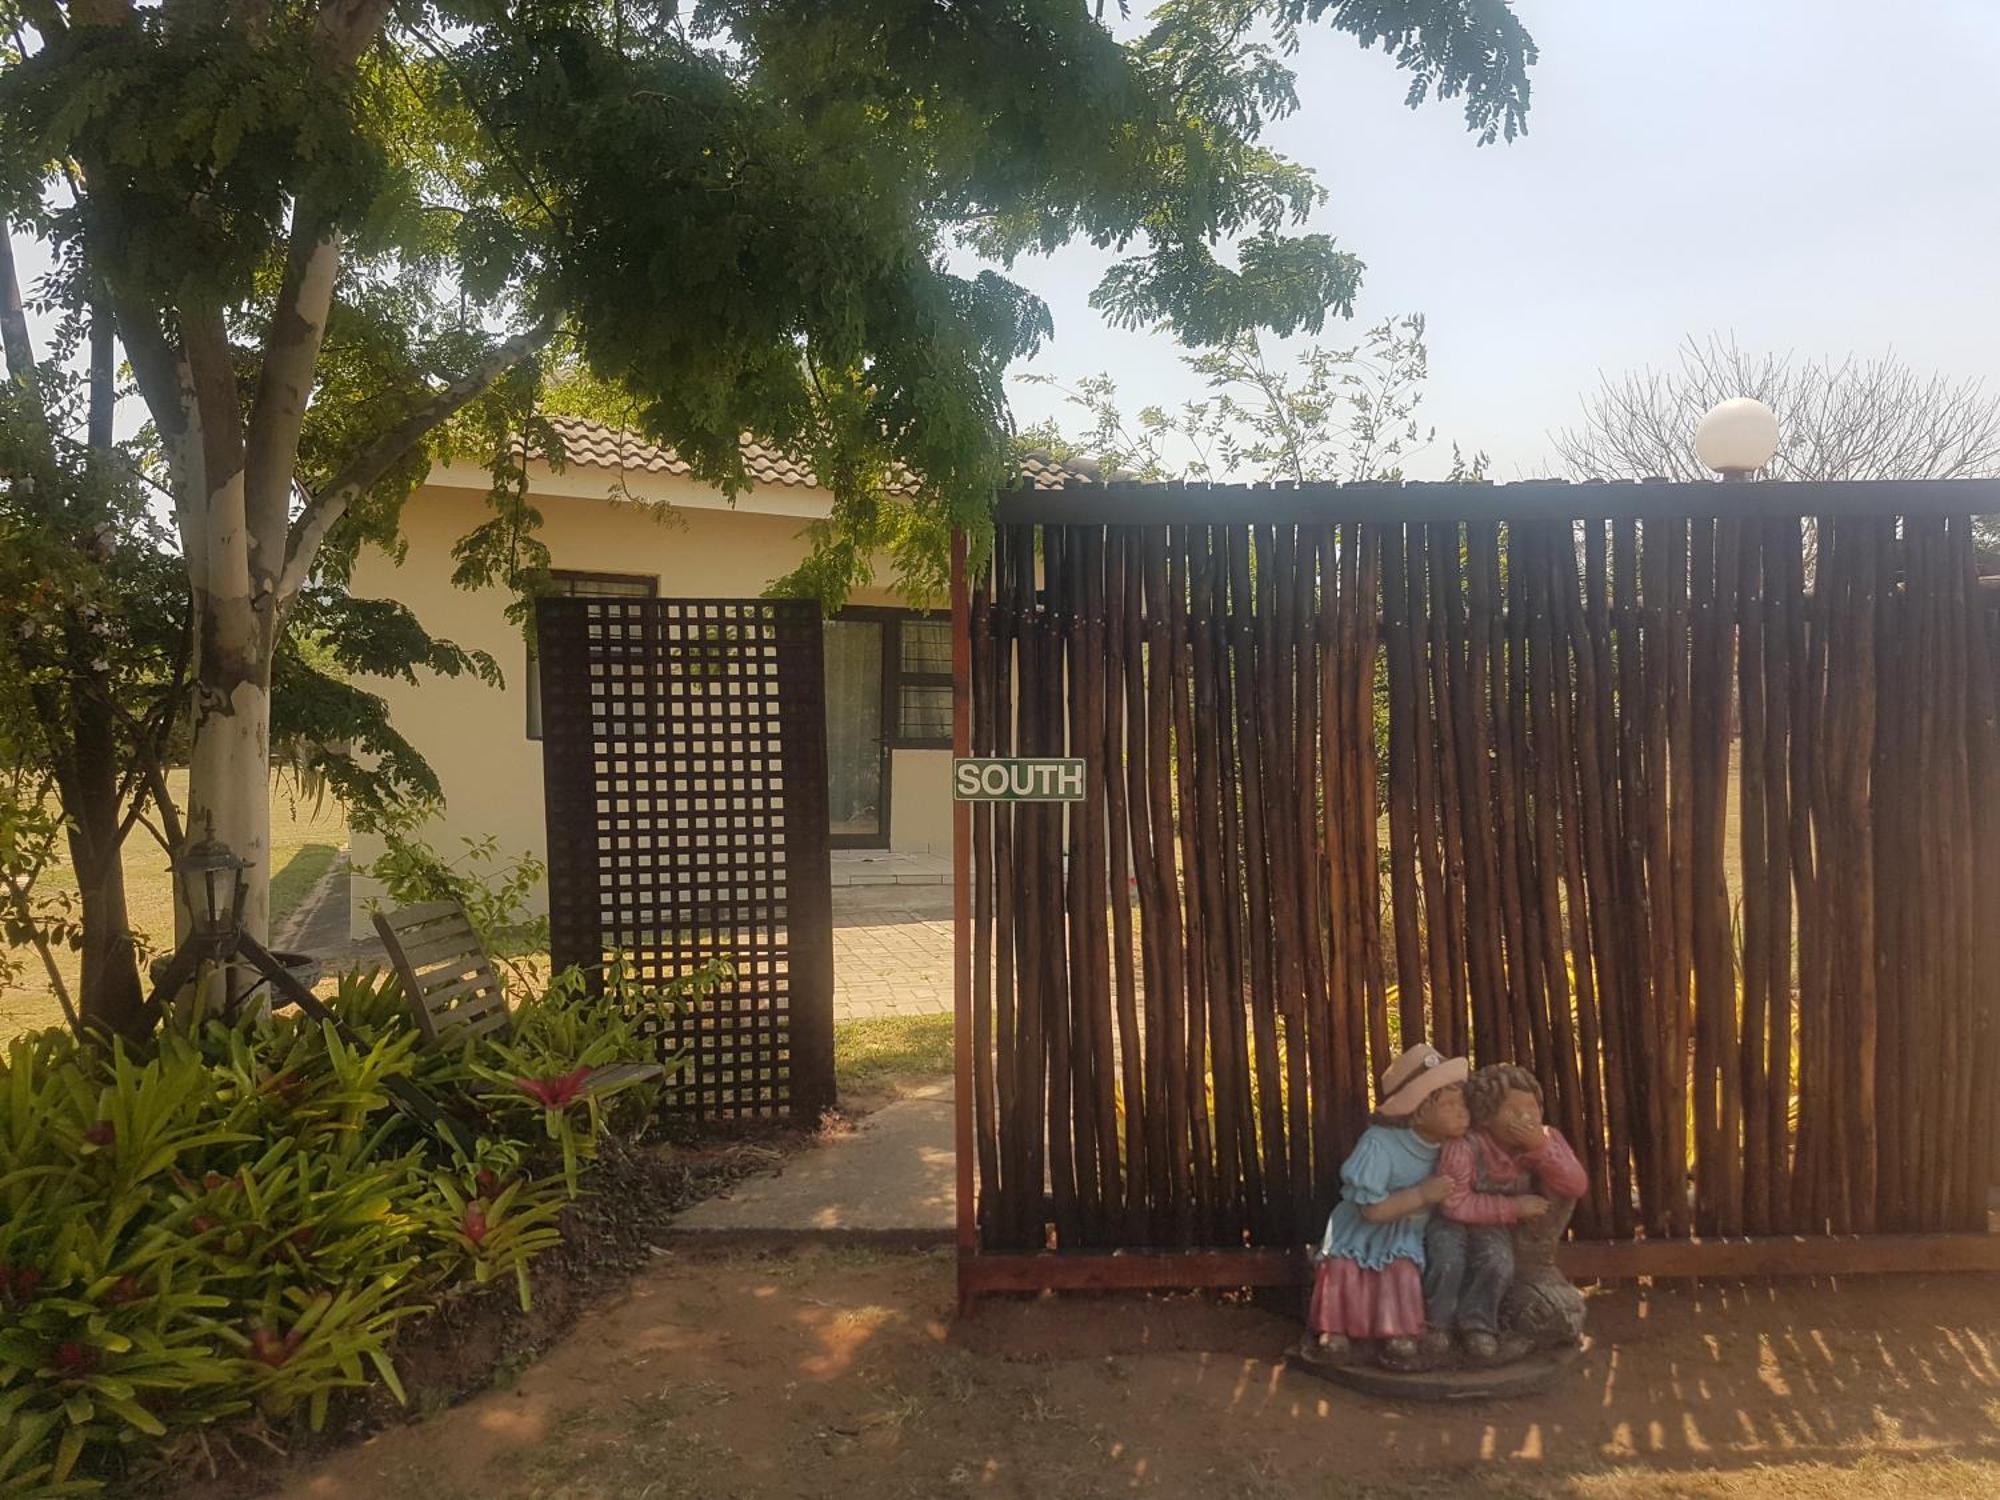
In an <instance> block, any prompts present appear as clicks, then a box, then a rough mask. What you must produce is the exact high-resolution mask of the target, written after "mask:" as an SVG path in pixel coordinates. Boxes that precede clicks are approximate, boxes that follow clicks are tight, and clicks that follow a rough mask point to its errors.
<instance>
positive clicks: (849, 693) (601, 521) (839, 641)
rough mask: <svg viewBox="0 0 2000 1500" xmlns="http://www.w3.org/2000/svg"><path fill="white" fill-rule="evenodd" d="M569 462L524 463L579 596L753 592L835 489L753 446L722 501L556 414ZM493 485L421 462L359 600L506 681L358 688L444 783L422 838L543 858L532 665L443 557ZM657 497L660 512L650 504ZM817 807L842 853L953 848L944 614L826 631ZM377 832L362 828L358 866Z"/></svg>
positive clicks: (552, 545) (370, 557)
mask: <svg viewBox="0 0 2000 1500" xmlns="http://www.w3.org/2000/svg"><path fill="white" fill-rule="evenodd" d="M554 420H555V425H556V427H557V429H558V431H559V432H560V433H561V436H562V438H563V444H564V448H565V450H566V453H567V456H568V462H567V463H566V465H565V466H564V468H563V470H562V471H561V472H560V473H558V472H556V471H555V470H553V469H551V468H550V467H549V466H548V465H547V464H546V463H543V462H540V461H539V460H531V461H530V463H529V466H528V468H529V492H530V495H531V496H532V498H533V500H534V502H535V505H536V508H537V509H538V510H539V511H540V512H541V513H542V516H543V526H542V530H541V532H540V537H541V540H542V541H543V542H544V543H545V544H546V545H547V547H548V549H549V553H550V557H551V564H552V567H553V569H554V572H555V576H556V583H557V586H558V587H559V588H561V589H562V590H564V591H566V592H569V593H574V594H608V595H626V596H630V595H642V596H643V595H657V596H659V597H662V598H749V597H755V596H757V595H759V594H762V593H763V592H764V591H765V589H766V588H767V587H768V586H769V585H770V584H771V582H772V581H773V580H774V579H776V578H779V577H781V576H783V575H784V574H786V573H788V572H790V571H791V570H792V568H793V567H795V566H796V565H797V564H798V563H799V561H800V560H801V559H802V558H803V557H804V556H805V554H806V550H807V540H806V537H805V530H806V528H807V527H808V526H809V525H810V524H811V523H812V522H813V521H816V520H823V519H825V518H826V516H827V515H828V514H829V512H830V511H831V509H832V496H831V495H830V494H829V493H828V492H827V491H826V490H824V489H822V488H821V487H820V486H819V484H818V482H817V480H816V479H815V478H814V476H813V475H812V474H811V473H810V472H808V471H807V470H806V469H805V468H803V467H802V466H801V465H799V464H797V463H795V462H793V461H792V460H790V459H788V458H786V457H784V456H783V455H781V454H777V453H774V452H771V451H769V450H768V449H765V448H763V447H762V446H760V445H758V444H754V443H752V444H750V445H748V446H747V448H746V450H745V457H746V459H747V460H748V463H749V468H750V471H751V473H752V475H753V476H754V478H755V480H756V484H755V487H754V488H752V489H751V490H750V491H749V492H748V493H747V494H744V495H742V496H740V497H738V498H737V499H736V500H735V501H734V502H732V501H730V500H729V499H728V498H727V497H726V496H724V495H723V494H722V493H721V492H720V491H719V490H716V489H713V488H711V487H709V486H707V485H705V484H702V483H700V482H699V481H697V480H695V479H693V478H692V477H690V475H689V474H688V471H687V466H686V465H685V464H684V463H682V462H681V461H680V460H679V459H678V458H676V457H675V456H674V455H673V454H672V453H671V452H668V451H666V450H664V449H661V448H658V447H656V446H654V445H652V444H650V443H647V442H644V441H642V440H640V439H638V438H635V437H634V436H632V435H631V434H629V433H622V432H619V431H617V430H615V429H613V428H610V427H606V426H604V425H602V424H600V423H596V422H592V421H588V420H585V419H582V418H575V417H558V418H555V419H554ZM1023 473H1024V477H1025V478H1027V479H1028V480H1029V482H1031V483H1034V484H1037V485H1040V486H1049V487H1054V486H1058V485H1060V484H1062V483H1063V482H1064V481H1065V480H1067V479H1070V478H1088V477H1090V474H1089V471H1088V470H1086V469H1084V468H1082V467H1081V466H1078V467H1066V466H1064V465H1060V464H1057V463H1055V462H1053V461H1046V460H1044V459H1042V458H1041V457H1039V456H1037V457H1033V458H1030V459H1029V460H1028V461H1027V463H1026V464H1025V465H1024V468H1023ZM490 486H491V478H490V476H489V474H488V473H487V471H486V469H485V468H484V467H483V466H481V465H478V464H465V463H456V464H450V465H445V466H441V467H439V468H436V469H434V470H432V472H431V474H430V476H429V478H428V479H427V480H426V481H425V483H424V486H423V488H422V489H421V490H420V491H419V492H418V493H417V494H416V495H414V496H412V497H411V499H410V502H409V504H408V506H407V507H406V509H405V511H404V524H403V535H404V538H405V541H406V544H407V545H406V549H405V551H404V555H403V557H402V559H401V560H400V561H398V560H397V559H395V558H393V557H390V556H388V555H387V554H385V553H383V552H380V551H377V550H373V549H370V550H368V551H367V552H365V553H364V555H363V556H362V557H361V559H360V560H359V561H358V563H357V564H356V567H355V570H354V576H353V580H352V588H353V590H354V592H355V593H356V594H357V595H361V596H363V597H371V598H391V599H397V600H400V601H401V602H402V603H403V604H405V605H406V606H408V607H409V608H410V609H411V610H413V611H414V612H415V614H416V616H417V618H418V619H419V620H420V621H422V622H423V625H424V627H425V628H426V629H427V630H429V631H430V632H431V633H432V634H433V635H436V636H440V637H443V638H445V639H448V640H451V641H453V642H455V643H456V644H458V645H459V646H461V647H464V648H465V649H467V650H484V651H488V652H491V653H492V655H493V657H494V658H495V660H497V661H498V662H499V663H500V664H501V669H502V672H503V674H504V678H505V682H504V685H503V686H500V687H493V686H491V685H488V684H486V683H482V682H479V681H476V680H474V679H472V678H470V677H459V678H431V677H425V678H422V679H421V680H420V681H419V682H418V683H416V684H414V685H413V684H410V683H406V682H399V681H394V680H380V681H372V682H369V683H368V684H367V686H368V687H369V688H370V689H371V690H372V691H375V692H378V693H380V694H381V695H382V697H383V698H384V699H385V700H387V702H388V704H389V709H390V713H391V716H392V719H393V722H394V723H395V724H396V726H397V728H398V729H399V730H400V731H401V732H402V733H403V735H404V736H406V737H407V738H408V739H409V741H410V742H411V744H413V745H415V746H416V748H417V749H418V751H419V752H421V753H422V755H423V756H424V757H425V759H426V760H428V761H429V762H430V764H431V767H432V769H433V770H435V771H436V772H437V775H438V778H439V780H440V781H441V782H442V783H443V786H444V793H445V810H444V815H443V817H442V818H441V819H440V820H439V821H438V822H437V823H435V824H433V825H432V826H430V827H429V828H427V829H426V830H425V832H424V837H425V838H426V840H427V841H428V842H429V843H430V844H431V845H432V846H433V847H435V848H437V849H439V850H440V851H442V852H444V853H446V854H447V855H450V854H453V853H455V852H457V851H458V850H460V849H462V848H463V844H462V842H461V840H462V839H465V838H483V837H486V836H488V835H491V836H492V837H493V838H494V839H495V840H496V841H497V844H498V848H499V850H500V852H501V853H502V854H503V855H507V856H511V855H514V854H518V853H523V852H531V853H533V854H535V855H537V856H542V855H543V854H544V853H545V837H544V827H543V808H542V753H541V745H540V743H539V740H540V732H541V725H540V716H541V701H540V693H539V677H538V673H537V670H536V664H535V660H534V656H533V653H532V652H531V651H530V649H529V647H528V644H527V642H526V641H525V640H524V639H523V637H522V634H521V631H520V629H519V628H518V627H517V626H515V625H514V624H513V623H512V622H510V621H509V620H508V619H507V617H506V609H507V606H508V604H509V603H510V602H511V596H510V595H508V594H507V593H505V592H504V591H502V590H500V589H487V590H482V591H478V592H470V591H467V590H464V589H460V588H457V587H455V586H454V585H453V584H452V581H451V574H452V568H453V559H452V545H453V544H454V543H455V542H456V541H457V540H458V539H459V538H460V537H462V536H464V535H465V534H466V533H467V532H469V531H471V530H472V529H473V528H474V527H475V526H477V525H478V524H480V522H481V521H483V520H485V519H487V518H488V517H489V515H490V512H489V511H488V510H487V508H486V496H487V492H488V490H489V488H490ZM663 503H664V506H665V507H668V509H664V510H663V508H662V507H663ZM825 656H826V707H827V712H826V722H827V766H828V794H829V795H828V805H829V809H830V823H831V829H830V831H831V835H832V842H833V846H834V848H835V849H836V850H842V849H848V850H870V849H874V850H889V851H893V852H899V853H906V854H919V855H921V854H944V853H947V852H948V851H949V849H950V846H951V797H950V785H949V782H950V765H951V627H950V621H949V619H948V617H947V616H946V615H945V614H944V613H943V612H942V611H921V610H912V609H908V608H905V607H903V606H902V605H900V604H899V603H898V602H897V600H896V599H895V597H894V596H893V594H892V593H891V591H890V590H889V589H888V588H887V587H886V586H876V587H870V588H865V589H860V590H857V591H856V592H855V595H854V597H853V600H852V602H851V604H850V605H849V606H848V608H846V609H844V610H843V611H841V613H840V614H839V615H838V616H837V617H836V618H834V619H831V620H829V621H827V623H826V637H825ZM380 852H381V843H380V840H379V839H378V838H376V837H374V836H372V835H369V834H365V833H362V832H359V831H357V832H356V834H355V836H354V849H353V861H354V868H355V870H356V871H357V872H359V871H362V870H365V869H366V868H367V867H368V865H369V864H370V863H372V862H373V860H374V859H375V858H376V856H377V855H378V854H380ZM351 890H352V896H351V898H350V901H351V909H350V911H349V914H348V915H349V922H350V927H351V929H352V931H353V933H354V935H355V936H357V937H360V936H365V935H366V934H367V932H368V930H369V910H370V905H371V903H372V902H373V901H375V900H376V899H378V898H379V897H380V895H381V892H380V890H379V889H378V888H377V887H376V885H375V883H374V882H372V881H370V880H367V879H365V878H360V877H359V875H358V874H357V878H356V879H355V880H354V881H353V883H352V886H351Z"/></svg>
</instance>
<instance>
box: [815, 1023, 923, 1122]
mask: <svg viewBox="0 0 2000 1500" xmlns="http://www.w3.org/2000/svg"><path fill="white" fill-rule="evenodd" d="M951 1064H952V1050H951V1017H950V1016H948V1015H946V1016H884V1017H874V1018H870V1019H867V1020H857V1021H842V1022H840V1023H839V1024H837V1025H836V1026H835V1027H834V1028H833V1077H834V1083H835V1086H836V1087H837V1088H838V1089H839V1091H840V1097H841V1099H842V1100H843V1101H848V1100H851V1099H875V1098H879V1097H880V1096H882V1095H884V1094H890V1095H893V1094H894V1093H896V1092H897V1091H898V1090H899V1089H900V1088H901V1086H903V1085H905V1084H909V1083H928V1082H931V1081H934V1080H936V1079H939V1078H944V1077H948V1076H949V1075H950V1073H951Z"/></svg>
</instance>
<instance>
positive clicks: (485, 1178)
mask: <svg viewBox="0 0 2000 1500" xmlns="http://www.w3.org/2000/svg"><path fill="white" fill-rule="evenodd" d="M473 1181H474V1182H476V1183H477V1184H478V1185H479V1196H480V1197H482V1198H497V1197H499V1196H500V1177H499V1174H498V1173H496V1172H495V1171H494V1170H493V1169H492V1168H491V1167H481V1168H480V1169H479V1173H478V1175H477V1176H475V1177H474V1178H473Z"/></svg>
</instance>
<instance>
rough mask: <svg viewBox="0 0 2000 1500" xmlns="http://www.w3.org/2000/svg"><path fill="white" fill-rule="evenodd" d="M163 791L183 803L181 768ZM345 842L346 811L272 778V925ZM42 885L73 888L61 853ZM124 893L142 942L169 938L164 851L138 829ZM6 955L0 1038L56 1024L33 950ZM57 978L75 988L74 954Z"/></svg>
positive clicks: (170, 894)
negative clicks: (12, 976) (8, 970)
mask: <svg viewBox="0 0 2000 1500" xmlns="http://www.w3.org/2000/svg"><path fill="white" fill-rule="evenodd" d="M167 786H168V789H169V790H170V791H171V792H172V793H173V795H174V798H175V800H176V801H177V802H179V803H180V804H181V805H182V806H186V801H187V772H185V771H172V772H169V773H168V775H167ZM346 843H347V816H346V813H345V812H344V811H343V809H342V808H341V806H340V804H339V803H337V802H335V801H334V800H333V799H332V798H327V799H326V800H325V801H323V802H321V803H319V804H317V805H315V804H314V803H313V802H311V801H310V800H307V799H304V798H301V797H299V796H298V795H297V793H296V792H295V790H294V789H293V787H292V785H291V783H290V782H289V780H287V781H283V782H276V783H274V784H273V786H272V789H271V867H272V869H273V870H275V871H276V872H277V873H276V874H275V875H274V876H273V877H272V880H271V921H272V924H273V925H274V926H275V925H277V924H278V923H280V922H282V921H283V920H284V919H285V918H286V917H288V916H290V915H291V914H292V912H293V911H294V910H295V909H296V908H297V906H298V904H299V902H301V901H302V900H304V899H305V896H306V894H307V893H308V892H309V891H311V889H312V888H313V886H314V884H315V883H317V881H318V880H319V878H320V877H321V876H322V875H324V874H325V873H326V872H327V870H328V869H329V868H330V867H331V866H332V864H333V861H334V860H335V859H336V858H337V857H338V855H339V853H340V850H341V848H342V846H344V845H345V844H346ZM42 889H46V890H49V891H69V892H74V891H75V890H76V878H75V876H74V874H73V873H72V872H71V870H70V867H69V861H68V859H67V858H63V859H61V860H60V862H59V863H57V864H56V865H55V866H53V867H52V868H51V869H50V870H49V871H48V872H47V874H46V875H44V876H43V886H42ZM125 899H126V905H127V907H128V909H129V911H130V913H131V918H132V930H133V931H134V932H135V933H137V934H138V935H139V936H140V937H141V939H143V940H144V941H145V943H146V944H147V945H149V947H151V948H152V949H154V950H158V949H161V948H164V947H167V946H169V945H171V944H172V942H173V939H174V888H173V876H172V874H171V872H170V871H169V869H168V866H167V856H166V852H165V851H164V850H162V849H161V848H160V846H159V845H158V844H157V843H155V842H154V841H153V839H152V837H151V836H150V835H149V834H147V833H146V832H145V831H144V830H143V829H142V830H139V831H137V832H135V833H134V834H133V835H132V837H131V839H130V840H128V841H127V843H126V845H125ZM9 956H10V957H11V958H13V959H16V960H18V961H19V962H20V964H21V979H20V982H19V983H18V984H17V985H15V986H13V987H11V988H0V1041H5V1040H6V1039H7V1038H8V1037H11V1036H14V1035H16V1034H17V1033H19V1032H23V1031H28V1030H32V1029H35V1028H37V1027H42V1026H54V1025H59V1024H60V1023H61V1021H62V1010H61V1008H60V1007H59V1006H58V1005H57V1004H56V998H55V993H54V991H53V990H52V989H51V988H50V986H49V982H48V976H47V974H46V972H45V971H44V970H43V968H42V961H41V959H40V958H39V957H37V956H36V954H35V951H34V950H33V949H32V948H26V947H22V948H15V949H12V950H10V952H9ZM56 958H57V964H58V967H59V968H60V969H61V970H62V973H63V981H64V983H65V984H67V985H69V986H70V993H71V994H72V995H74V994H75V993H76V988H75V987H76V955H75V954H73V953H59V954H57V956H56Z"/></svg>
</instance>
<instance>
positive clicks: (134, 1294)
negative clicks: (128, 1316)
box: [104, 1276, 146, 1305]
mask: <svg viewBox="0 0 2000 1500" xmlns="http://www.w3.org/2000/svg"><path fill="white" fill-rule="evenodd" d="M145 1295H146V1288H145V1286H144V1285H143V1284H142V1283H141V1282H140V1280H139V1278H138V1277H136V1276H120V1277H119V1278H118V1280H117V1281H116V1282H114V1283H113V1284H112V1287H111V1290H110V1291H108V1292H106V1293H105V1294H104V1300H105V1301H106V1302H110V1303H113V1304H114V1305H122V1304H124V1303H127V1302H137V1301H138V1300H139V1299H140V1298H142V1297H144V1296H145Z"/></svg>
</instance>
